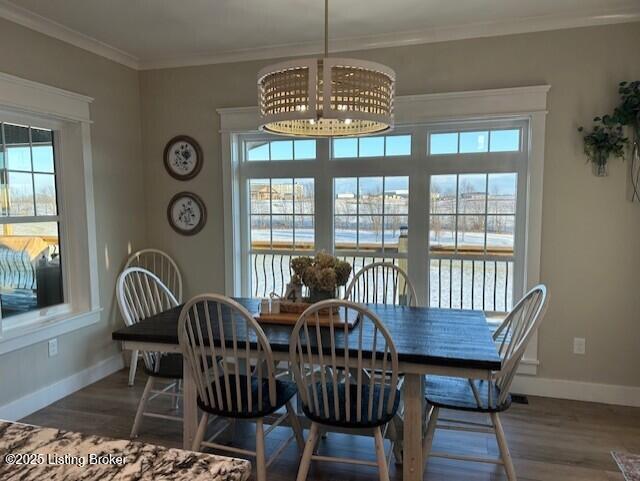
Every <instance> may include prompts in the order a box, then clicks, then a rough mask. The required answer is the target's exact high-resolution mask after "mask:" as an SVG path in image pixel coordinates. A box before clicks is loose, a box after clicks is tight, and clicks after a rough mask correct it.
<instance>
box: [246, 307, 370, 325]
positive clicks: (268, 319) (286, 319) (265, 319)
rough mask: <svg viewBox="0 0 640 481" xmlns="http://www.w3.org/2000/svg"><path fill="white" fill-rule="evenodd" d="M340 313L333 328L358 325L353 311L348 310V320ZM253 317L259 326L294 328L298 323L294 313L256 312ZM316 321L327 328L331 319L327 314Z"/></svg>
mask: <svg viewBox="0 0 640 481" xmlns="http://www.w3.org/2000/svg"><path fill="white" fill-rule="evenodd" d="M340 311H341V312H340V314H339V317H340V320H339V321H338V320H337V319H336V316H338V315H337V314H335V315H334V316H333V327H334V328H342V329H344V326H345V324H346V325H347V326H349V329H352V328H353V327H354V326H355V325H356V324H357V323H358V319H359V316H358V314H357V313H356V312H355V311H353V310H350V311H349V319H346V320H345V319H344V310H343V309H340ZM253 317H254V318H255V320H256V321H258V322H259V323H260V324H280V325H285V326H294V325H295V323H296V322H298V319H299V318H300V314H297V313H295V312H281V313H280V314H261V313H259V312H258V313H256V314H254V315H253ZM318 319H319V320H320V327H329V326H330V324H331V318H330V317H329V315H328V314H327V315H324V316H323V315H320V316H318ZM309 325H315V320H314V319H310V320H309Z"/></svg>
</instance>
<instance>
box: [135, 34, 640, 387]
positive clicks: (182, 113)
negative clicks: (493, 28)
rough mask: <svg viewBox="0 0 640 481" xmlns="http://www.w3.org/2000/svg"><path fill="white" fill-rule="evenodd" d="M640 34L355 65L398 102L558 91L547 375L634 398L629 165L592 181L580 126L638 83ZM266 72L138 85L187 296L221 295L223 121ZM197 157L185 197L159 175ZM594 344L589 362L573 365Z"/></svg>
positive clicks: (516, 39)
mask: <svg viewBox="0 0 640 481" xmlns="http://www.w3.org/2000/svg"><path fill="white" fill-rule="evenodd" d="M638 45H640V24H639V23H635V24H625V25H614V26H605V27H595V28H583V29H575V30H564V31H555V32H544V33H536V34H526V35H516V36H508V37H494V38H485V39H476V40H464V41H456V42H446V43H438V44H429V45H419V46H412V47H404V48H391V49H381V50H370V51H366V52H357V53H355V54H354V55H357V56H358V57H359V58H363V59H370V60H375V61H379V62H383V63H385V64H388V65H390V66H391V67H392V68H394V69H395V70H396V72H397V75H398V94H399V95H409V94H421V93H431V92H448V91H461V90H477V89H491V88H501V87H515V86H527V85H537V84H550V85H551V86H552V89H551V91H550V93H549V115H548V119H547V138H546V160H545V175H544V213H543V246H542V247H543V250H542V281H544V282H545V283H547V284H548V286H549V289H550V293H551V303H550V307H549V311H548V315H547V318H546V320H545V323H544V325H543V327H542V329H541V331H540V343H539V359H540V362H541V365H540V371H539V372H540V375H541V376H543V377H547V378H559V379H572V380H580V381H590V382H599V383H610V384H625V385H635V386H640V371H639V370H638V367H639V366H640V348H639V347H638V346H640V295H638V291H639V289H640V249H639V248H638V246H639V244H638V240H639V239H640V205H637V204H636V205H632V204H630V203H629V202H627V201H626V200H625V182H626V165H625V164H622V163H621V162H619V161H614V162H613V163H612V166H611V175H610V177H608V178H605V179H599V178H595V177H593V176H592V175H591V173H590V169H589V167H588V166H587V165H585V158H584V156H583V155H582V153H581V143H580V140H579V136H578V134H577V133H576V130H575V129H576V127H577V126H578V125H579V124H583V123H586V122H589V121H590V119H591V118H592V117H593V116H594V115H596V114H601V113H604V112H607V111H609V110H611V109H612V107H613V105H614V104H615V101H616V85H617V82H618V81H620V80H624V79H638V78H640V62H638ZM267 63H269V62H244V63H235V64H228V65H212V66H204V67H192V68H180V69H166V70H157V71H147V72H142V73H141V74H140V78H141V92H142V101H141V103H142V115H141V117H142V132H143V136H142V137H143V152H144V161H145V188H146V192H147V195H146V213H147V219H148V220H147V234H148V239H149V241H150V243H152V244H154V245H156V246H158V247H160V248H163V249H166V250H167V251H169V252H170V253H171V254H172V255H174V256H175V258H176V259H177V261H178V263H179V264H180V266H181V267H182V269H183V270H184V272H185V273H186V286H185V287H186V294H187V295H191V294H195V293H198V292H203V291H218V292H221V291H223V288H224V276H223V272H224V261H225V259H224V255H223V232H222V229H223V222H222V221H223V206H222V171H221V163H220V138H219V135H218V129H219V121H218V117H217V115H216V111H215V110H216V108H219V107H237V106H247V105H254V104H255V95H256V87H255V74H256V72H257V71H258V70H259V68H260V67H261V66H263V65H265V64H267ZM176 134H188V135H192V136H194V137H195V138H196V139H198V140H199V142H200V143H201V144H202V147H203V150H204V156H205V164H204V168H203V170H202V173H201V174H200V175H199V176H198V177H197V178H196V179H194V180H193V181H191V182H188V183H183V182H177V181H175V180H173V179H172V178H170V177H169V176H168V175H167V174H166V172H165V171H164V168H163V166H162V151H163V148H164V145H165V142H166V141H167V140H168V139H169V138H170V137H171V136H173V135H176ZM183 189H189V190H193V191H195V192H196V193H198V194H200V195H201V196H202V197H203V199H204V201H205V202H206V204H207V208H208V211H209V220H208V223H207V225H206V227H205V229H204V230H203V231H202V232H201V233H200V234H199V235H197V236H195V237H192V238H189V237H182V236H179V235H177V234H175V233H174V232H173V231H172V230H171V228H170V227H169V225H168V224H167V221H166V213H165V209H166V206H167V202H168V201H169V199H170V198H171V196H172V195H174V194H175V193H176V192H178V191H180V190H183ZM574 337H586V339H587V354H586V355H585V356H575V355H573V354H572V353H571V349H572V342H573V338H574Z"/></svg>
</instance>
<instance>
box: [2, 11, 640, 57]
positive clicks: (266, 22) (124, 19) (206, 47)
mask: <svg viewBox="0 0 640 481" xmlns="http://www.w3.org/2000/svg"><path fill="white" fill-rule="evenodd" d="M323 8H324V2H323V1H322V0H0V16H2V17H5V18H7V19H9V20H12V21H15V22H17V23H20V24H23V25H26V26H28V27H30V28H33V29H35V30H38V31H41V32H43V33H46V34H48V35H51V36H54V37H57V38H60V39H62V40H65V41H67V42H70V43H74V44H76V45H78V46H80V47H82V48H85V49H87V50H91V51H94V52H95V53H99V54H101V55H104V56H107V57H109V58H112V59H113V60H116V61H120V62H121V63H125V64H127V65H130V66H132V67H134V68H142V69H145V68H158V67H169V66H179V65H197V64H206V63H219V62H228V61H238V60H248V59H257V58H273V57H279V56H289V55H290V56H295V55H306V54H309V53H315V52H318V51H319V50H320V49H321V47H322V38H323V22H324V17H323V15H324V14H323ZM629 21H640V0H535V1H534V0H454V1H452V0H330V37H331V48H332V49H333V50H335V51H342V50H355V49H365V48H375V47H382V46H394V45H409V44H417V43H427V42H434V41H442V40H452V39H460V38H472V37H483V36H490V35H501V34H510V33H521V32H530V31H540V30H551V29H559V28H570V27H579V26H587V25H599V24H606V23H619V22H629Z"/></svg>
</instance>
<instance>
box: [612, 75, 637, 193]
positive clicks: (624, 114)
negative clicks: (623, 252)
mask: <svg viewBox="0 0 640 481" xmlns="http://www.w3.org/2000/svg"><path fill="white" fill-rule="evenodd" d="M618 93H619V94H620V101H621V102H620V105H619V106H618V107H616V109H615V110H614V112H613V117H614V118H615V121H616V122H618V124H620V125H624V126H628V127H629V128H630V129H631V131H632V134H633V140H632V150H631V184H632V186H633V195H632V198H631V201H632V202H633V201H634V200H638V201H640V80H635V81H633V82H620V85H618Z"/></svg>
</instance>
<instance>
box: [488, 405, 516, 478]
mask: <svg viewBox="0 0 640 481" xmlns="http://www.w3.org/2000/svg"><path fill="white" fill-rule="evenodd" d="M491 422H492V423H493V426H494V428H495V430H496V440H497V441H498V447H499V448H500V457H501V458H502V462H503V463H504V469H505V471H506V472H507V479H508V480H509V481H517V478H516V470H515V468H514V467H513V461H512V460H511V454H510V453H509V447H508V446H507V438H506V437H505V435H504V430H503V429H502V423H501V422H500V416H499V415H498V413H491Z"/></svg>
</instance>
